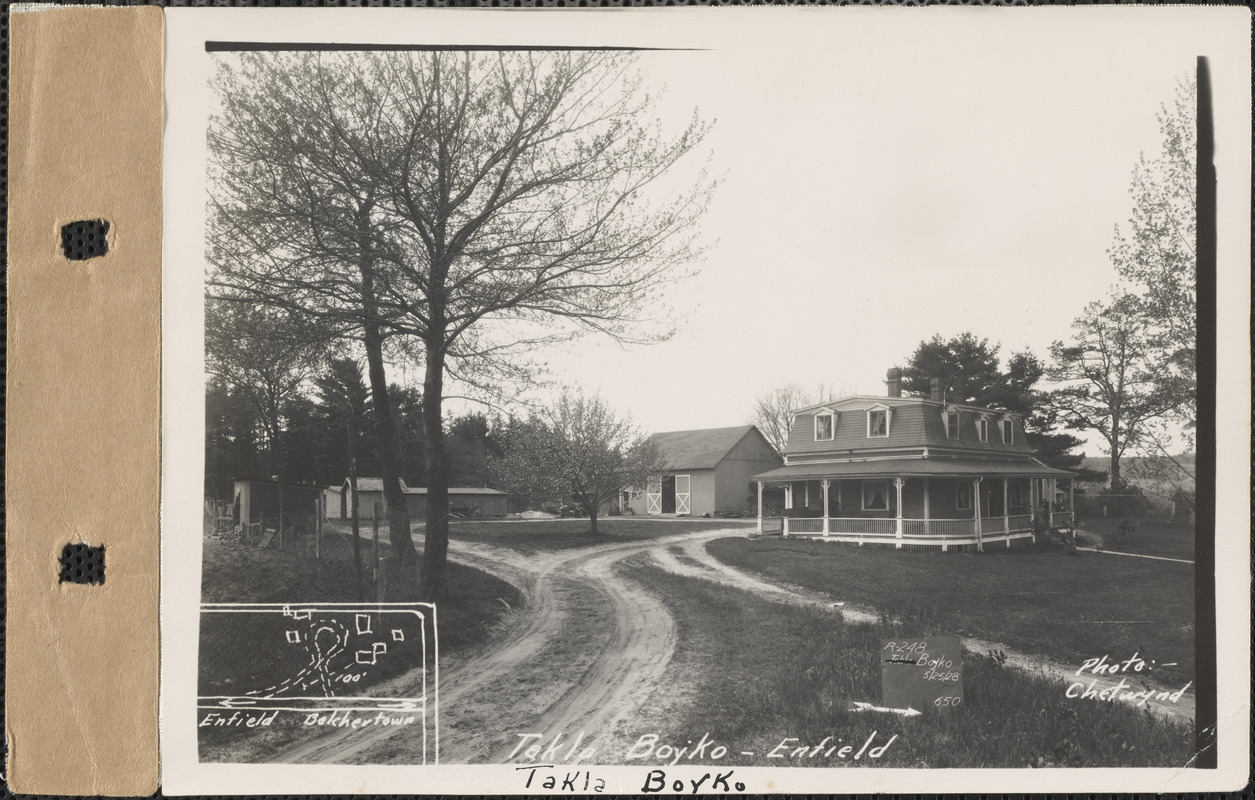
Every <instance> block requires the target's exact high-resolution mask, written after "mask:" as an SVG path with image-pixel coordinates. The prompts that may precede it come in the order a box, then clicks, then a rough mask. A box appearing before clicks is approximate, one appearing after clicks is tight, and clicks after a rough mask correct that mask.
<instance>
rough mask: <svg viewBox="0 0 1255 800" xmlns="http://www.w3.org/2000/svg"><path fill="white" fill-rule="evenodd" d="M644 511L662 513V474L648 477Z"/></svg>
mask: <svg viewBox="0 0 1255 800" xmlns="http://www.w3.org/2000/svg"><path fill="white" fill-rule="evenodd" d="M645 513H646V514H661V513H662V476H661V475H659V476H657V477H655V478H650V479H649V485H648V486H647V487H646V488H645Z"/></svg>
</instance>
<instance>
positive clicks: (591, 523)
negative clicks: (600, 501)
mask: <svg viewBox="0 0 1255 800" xmlns="http://www.w3.org/2000/svg"><path fill="white" fill-rule="evenodd" d="M588 535H589V536H596V535H597V506H593V507H592V508H591V509H589V512H588Z"/></svg>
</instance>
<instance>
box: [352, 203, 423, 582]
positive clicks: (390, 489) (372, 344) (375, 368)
mask: <svg viewBox="0 0 1255 800" xmlns="http://www.w3.org/2000/svg"><path fill="white" fill-rule="evenodd" d="M373 206H374V200H373V197H372V196H369V195H368V196H367V197H366V199H365V200H364V202H363V204H362V207H361V208H360V209H359V211H358V228H359V235H360V237H361V242H360V246H361V256H360V261H359V263H358V271H359V272H360V274H361V278H362V311H363V312H365V313H364V316H365V318H366V319H367V320H373V319H376V318H378V316H379V303H378V300H377V299H376V297H375V259H374V253H373V251H372V249H371V239H370V213H371V210H372V208H373ZM362 343H363V345H364V347H365V350H366V371H367V374H368V375H369V378H370V396H371V400H373V401H374V404H375V431H376V433H377V434H378V435H379V475H380V477H381V478H383V499H384V503H385V504H386V505H387V506H388V541H389V543H390V544H391V545H392V559H393V563H394V564H395V565H396V566H395V569H396V573H397V574H396V575H395V576H393V577H394V578H399V579H400V582H399V583H397V584H395V585H397V586H398V588H401V587H404V585H405V578H404V576H405V575H406V574H407V571H406V570H403V569H402V567H404V566H405V565H406V564H407V563H412V561H413V556H414V555H415V551H414V539H413V537H412V536H411V535H410V515H409V513H408V511H407V510H406V507H405V493H404V492H402V491H401V483H400V479H401V468H400V460H399V459H398V457H397V441H396V440H397V436H396V424H395V423H394V422H393V418H392V399H391V398H390V397H389V396H388V379H387V376H386V375H385V374H384V370H383V336H382V335H380V332H379V325H378V324H376V323H373V322H367V323H366V325H365V326H364V330H363V336H362Z"/></svg>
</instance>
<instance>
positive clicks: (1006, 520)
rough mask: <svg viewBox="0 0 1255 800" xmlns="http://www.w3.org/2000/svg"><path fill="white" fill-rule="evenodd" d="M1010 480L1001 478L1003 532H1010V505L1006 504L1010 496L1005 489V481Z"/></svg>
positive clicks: (1008, 543)
mask: <svg viewBox="0 0 1255 800" xmlns="http://www.w3.org/2000/svg"><path fill="white" fill-rule="evenodd" d="M1010 480H1011V479H1010V478H1003V479H1002V532H1003V533H1010V532H1011V507H1010V505H1008V504H1007V499H1008V497H1009V496H1010V493H1009V492H1008V490H1007V483H1008V482H1009V481H1010ZM1010 544H1011V540H1010V539H1007V545H1008V546H1009V545H1010Z"/></svg>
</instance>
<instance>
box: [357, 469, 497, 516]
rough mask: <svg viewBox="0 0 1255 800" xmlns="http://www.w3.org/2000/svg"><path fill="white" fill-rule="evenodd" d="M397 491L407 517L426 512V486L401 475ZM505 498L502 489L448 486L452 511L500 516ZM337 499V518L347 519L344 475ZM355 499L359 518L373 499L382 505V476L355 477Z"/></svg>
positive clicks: (369, 511) (368, 512) (369, 510)
mask: <svg viewBox="0 0 1255 800" xmlns="http://www.w3.org/2000/svg"><path fill="white" fill-rule="evenodd" d="M401 491H402V492H403V493H404V494H405V506H406V509H407V510H408V511H409V512H410V517H411V519H421V518H422V517H423V516H424V515H425V514H426V513H427V489H426V488H424V487H421V486H420V487H413V488H411V487H410V486H408V485H406V483H405V480H404V479H401ZM508 500H509V496H508V495H507V494H506V493H505V492H501V491H498V490H496V489H488V488H486V487H476V486H471V487H451V488H450V489H449V506H450V508H451V509H452V510H453V511H455V512H463V513H467V514H471V513H475V514H476V515H479V516H485V517H504V516H505V515H506V512H507V511H508V510H509V509H508V505H507V504H508ZM338 502H339V509H340V518H341V519H348V518H349V517H350V516H351V509H350V506H349V504H350V503H351V502H352V497H351V492H350V489H349V480H348V478H345V480H344V484H343V485H342V486H341V487H340V499H339V501H338ZM357 503H358V511H357V513H358V515H359V516H360V517H361V518H363V519H369V518H370V515H371V514H372V513H373V510H374V507H375V504H376V503H378V504H379V506H380V507H381V508H382V507H383V506H384V505H385V502H384V497H383V478H358V479H357Z"/></svg>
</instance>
